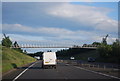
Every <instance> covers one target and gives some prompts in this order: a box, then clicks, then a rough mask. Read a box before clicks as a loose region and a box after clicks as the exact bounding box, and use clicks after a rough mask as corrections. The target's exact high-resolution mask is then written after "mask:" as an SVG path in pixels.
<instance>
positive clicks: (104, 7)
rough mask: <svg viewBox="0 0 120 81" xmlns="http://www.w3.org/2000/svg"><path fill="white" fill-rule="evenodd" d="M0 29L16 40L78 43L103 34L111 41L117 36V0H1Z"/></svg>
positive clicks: (44, 42)
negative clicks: (0, 17) (35, 0)
mask: <svg viewBox="0 0 120 81" xmlns="http://www.w3.org/2000/svg"><path fill="white" fill-rule="evenodd" d="M2 32H3V33H6V34H7V35H8V36H10V38H11V40H12V41H18V43H19V44H26V43H28V44H42V45H45V44H47V45H49V44H56V45H80V46H81V45H83V44H91V43H92V42H95V41H96V42H101V41H102V38H103V37H105V36H106V34H109V37H108V39H107V41H108V43H109V44H111V43H112V42H114V41H115V39H116V38H117V37H118V3H117V2H3V3H2ZM26 50H27V51H28V52H36V51H38V50H44V51H46V50H48V49H26ZM52 50H54V51H55V50H56V49H52Z"/></svg>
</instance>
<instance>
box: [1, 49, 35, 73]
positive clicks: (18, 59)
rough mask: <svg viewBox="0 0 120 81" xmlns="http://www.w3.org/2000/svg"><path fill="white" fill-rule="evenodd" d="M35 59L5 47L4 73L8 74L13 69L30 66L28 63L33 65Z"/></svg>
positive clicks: (3, 57)
mask: <svg viewBox="0 0 120 81" xmlns="http://www.w3.org/2000/svg"><path fill="white" fill-rule="evenodd" d="M34 61H35V59H34V58H32V57H30V56H28V55H25V54H22V53H20V52H18V51H16V50H13V49H10V48H7V47H3V48H2V63H3V64H2V68H3V69H2V71H3V73H4V72H7V71H9V70H11V69H13V68H16V67H19V66H22V65H25V64H28V63H32V62H34Z"/></svg>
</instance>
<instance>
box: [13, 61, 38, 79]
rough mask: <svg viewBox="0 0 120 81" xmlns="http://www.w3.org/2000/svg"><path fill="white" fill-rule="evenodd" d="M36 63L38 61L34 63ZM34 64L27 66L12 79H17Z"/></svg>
mask: <svg viewBox="0 0 120 81" xmlns="http://www.w3.org/2000/svg"><path fill="white" fill-rule="evenodd" d="M34 64H36V62H35V63H34ZM34 64H32V65H30V66H29V67H28V68H26V69H25V70H24V71H22V72H21V73H20V74H19V75H17V76H16V77H15V78H14V79H13V80H12V81H15V80H17V79H18V78H19V77H20V76H21V75H22V74H23V73H25V72H26V71H27V70H28V69H29V68H30V67H32V66H33V65H34Z"/></svg>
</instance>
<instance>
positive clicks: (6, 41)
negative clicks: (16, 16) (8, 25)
mask: <svg viewBox="0 0 120 81" xmlns="http://www.w3.org/2000/svg"><path fill="white" fill-rule="evenodd" d="M4 37H5V38H3V39H2V46H6V47H11V45H12V41H11V40H10V38H9V36H7V37H6V35H5V34H4Z"/></svg>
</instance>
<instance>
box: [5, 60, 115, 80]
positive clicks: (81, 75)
mask: <svg viewBox="0 0 120 81" xmlns="http://www.w3.org/2000/svg"><path fill="white" fill-rule="evenodd" d="M5 79H12V80H14V81H15V80H17V79H113V78H111V77H109V76H104V75H101V74H98V73H94V72H90V71H86V70H84V69H82V68H80V67H78V66H72V65H68V64H64V63H58V64H57V68H56V69H42V68H41V61H37V62H35V63H33V64H31V65H29V66H26V67H21V68H18V69H17V70H16V71H14V72H11V73H9V74H7V75H5V76H3V81H4V80H5Z"/></svg>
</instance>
